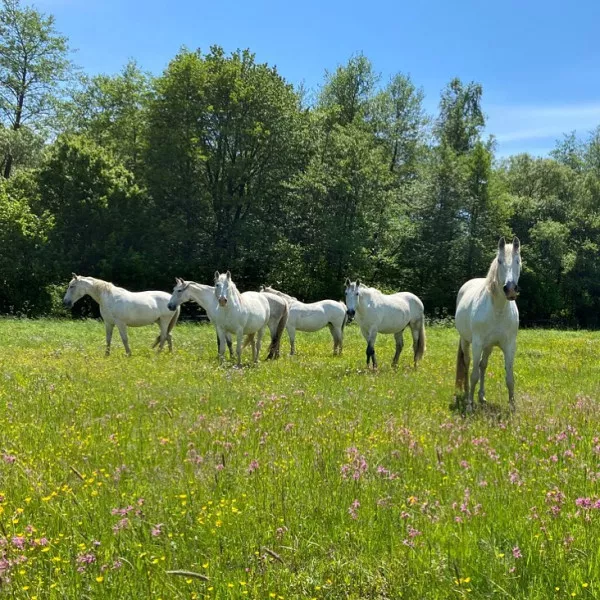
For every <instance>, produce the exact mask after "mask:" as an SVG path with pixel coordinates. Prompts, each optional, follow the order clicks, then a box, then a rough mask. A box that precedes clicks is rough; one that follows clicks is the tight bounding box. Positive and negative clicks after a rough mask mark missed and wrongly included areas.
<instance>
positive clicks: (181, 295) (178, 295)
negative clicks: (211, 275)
mask: <svg viewBox="0 0 600 600" xmlns="http://www.w3.org/2000/svg"><path fill="white" fill-rule="evenodd" d="M189 300H194V302H196V304H198V305H200V306H201V307H202V308H203V309H204V310H205V311H206V314H207V316H208V320H209V321H210V322H211V323H213V321H214V318H215V313H216V310H217V306H218V303H217V300H216V298H215V288H214V287H213V286H212V285H203V284H201V283H196V282H195V281H185V280H184V279H181V278H180V277H176V278H175V287H174V288H173V294H172V295H171V297H170V298H169V303H168V305H167V306H168V307H169V310H175V309H176V308H178V307H179V306H180V305H181V304H183V303H184V302H188V301H189ZM213 324H214V323H213ZM215 329H216V328H215ZM226 343H227V346H228V348H229V356H230V357H231V358H233V348H232V345H231V336H230V335H227V336H226ZM219 347H220V341H219V334H218V332H217V352H218V350H219Z"/></svg>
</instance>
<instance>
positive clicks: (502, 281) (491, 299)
mask: <svg viewBox="0 0 600 600" xmlns="http://www.w3.org/2000/svg"><path fill="white" fill-rule="evenodd" d="M520 273H521V244H520V242H519V238H517V237H515V238H513V241H512V246H511V247H508V248H507V247H506V242H505V240H504V238H500V241H499V242H498V254H497V256H496V258H494V260H493V261H492V264H491V265H490V269H489V271H488V274H487V277H486V278H485V279H483V278H480V279H471V280H470V281H467V283H465V284H464V285H463V286H462V287H461V288H460V291H459V292H458V298H457V300H456V316H455V319H454V320H455V324H456V329H458V333H460V342H459V344H458V356H457V361H456V388H457V390H459V391H461V390H463V391H464V393H465V395H466V397H467V410H469V411H471V410H473V396H474V394H475V386H476V385H477V382H478V381H479V402H480V403H484V402H485V382H484V379H485V370H486V368H487V364H488V358H489V356H490V354H491V352H492V349H493V348H494V346H499V347H500V349H501V350H502V352H503V353H504V368H505V370H506V387H507V388H508V401H509V404H510V407H511V409H514V406H515V384H514V376H513V364H514V360H515V353H516V350H517V331H518V330H519V309H518V308H517V303H516V302H515V300H516V299H517V295H518V293H519V286H518V285H517V284H518V282H519V275H520ZM471 346H472V347H473V372H472V373H471V385H470V387H469V382H468V375H469V362H470V356H469V349H470V347H471Z"/></svg>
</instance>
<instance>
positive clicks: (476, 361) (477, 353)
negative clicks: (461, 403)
mask: <svg viewBox="0 0 600 600" xmlns="http://www.w3.org/2000/svg"><path fill="white" fill-rule="evenodd" d="M472 345H473V371H472V372H471V385H470V389H469V394H468V397H467V411H468V412H471V411H472V410H473V396H474V395H475V386H476V385H477V382H478V381H479V365H480V364H481V354H482V351H483V347H482V345H481V343H480V342H479V341H477V342H475V341H473V344H472Z"/></svg>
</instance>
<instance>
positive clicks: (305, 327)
mask: <svg viewBox="0 0 600 600" xmlns="http://www.w3.org/2000/svg"><path fill="white" fill-rule="evenodd" d="M260 291H261V292H263V293H269V294H275V295H277V296H280V297H281V298H283V299H285V301H286V302H287V303H288V306H289V309H290V315H289V317H288V321H287V325H286V329H287V332H288V335H289V336H290V346H291V351H290V354H295V353H296V331H309V332H313V331H319V330H320V329H323V327H326V326H328V327H329V331H330V332H331V337H332V338H333V354H334V355H336V354H338V355H341V354H342V344H343V341H344V326H345V325H346V319H347V316H346V306H345V305H344V304H343V303H342V302H336V301H335V300H321V301H320V302H312V303H310V304H305V303H304V302H300V301H299V300H297V299H296V298H294V297H293V296H289V295H288V294H284V293H283V292H280V291H278V290H275V289H273V288H271V287H267V286H262V287H261V290H260Z"/></svg>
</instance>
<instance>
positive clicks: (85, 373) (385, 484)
mask: <svg viewBox="0 0 600 600" xmlns="http://www.w3.org/2000/svg"><path fill="white" fill-rule="evenodd" d="M155 335H156V334H155V332H154V331H151V330H150V329H148V328H142V329H138V330H134V329H131V330H130V343H131V347H132V351H133V354H134V355H133V357H132V358H130V359H127V358H126V357H125V356H124V352H123V348H122V346H121V345H120V340H118V338H117V339H115V340H113V354H112V356H111V357H110V358H108V359H106V358H104V356H103V346H104V329H103V327H102V325H101V324H100V323H99V322H96V321H85V322H69V321H67V322H57V321H48V320H42V321H18V320H4V321H1V322H0V347H1V349H2V350H1V352H0V381H1V385H0V452H1V454H0V494H1V496H0V499H1V502H0V556H1V557H2V558H1V559H0V594H4V595H6V596H8V597H14V598H30V599H33V598H37V599H42V598H163V599H165V600H166V599H171V598H328V599H329V598H334V599H337V598H340V599H341V598H354V599H358V598H369V599H370V598H381V599H383V598H440V599H442V598H460V597H466V598H491V597H497V598H532V599H533V598H535V599H547V598H571V597H580V596H581V597H584V598H585V597H587V598H594V597H600V581H599V580H598V574H599V573H600V552H599V550H598V548H599V546H598V539H599V538H598V535H599V532H600V501H599V498H600V484H599V482H598V481H599V479H600V464H599V463H600V440H599V439H598V437H599V436H600V431H599V430H600V427H599V425H598V423H599V421H598V401H597V398H598V391H599V389H600V367H599V360H598V355H599V351H600V348H599V341H598V340H599V338H598V335H597V334H594V333H586V332H558V331H521V332H520V334H519V340H518V343H519V348H518V351H517V360H516V368H515V375H516V399H517V412H516V414H514V415H511V414H510V413H509V412H508V410H507V394H506V389H505V385H504V370H503V363H502V360H501V355H500V353H499V352H498V351H496V352H495V353H494V354H493V355H492V358H491V360H490V366H489V368H488V378H489V379H488V386H487V397H488V403H489V404H488V407H487V408H485V409H478V410H476V412H475V414H474V415H473V416H470V417H467V418H465V417H463V416H462V415H461V414H460V412H457V411H456V410H455V409H454V408H453V406H452V405H453V391H454V390H453V382H454V360H455V356H456V345H457V342H458V338H457V334H456V333H455V332H454V330H452V329H449V328H443V327H433V328H430V329H429V330H428V353H427V354H426V357H425V360H424V361H423V362H422V363H421V367H420V368H419V370H418V371H416V372H415V371H413V369H412V368H411V367H410V365H411V364H412V357H411V353H410V350H409V347H410V344H409V343H408V337H407V344H406V347H405V351H404V353H403V355H402V357H401V359H400V368H399V369H397V370H393V369H392V368H391V367H390V366H389V364H390V361H391V358H392V355H393V338H392V337H391V336H380V337H379V339H378V341H377V345H376V349H377V354H378V360H379V363H380V365H381V366H380V369H379V371H378V372H376V373H374V372H369V371H367V370H366V369H365V368H364V365H365V353H364V350H365V344H364V342H363V340H362V338H361V337H360V334H359V332H358V329H357V328H356V327H355V326H351V327H348V328H347V330H346V339H345V347H344V354H343V356H342V357H339V358H338V357H335V358H334V357H333V356H331V353H332V352H331V351H332V342H331V338H330V336H329V334H328V332H322V333H320V334H316V335H315V334H312V335H302V334H299V335H298V339H297V347H298V355H297V356H295V357H289V356H287V351H288V348H289V346H288V341H287V338H285V339H284V342H283V349H282V350H283V351H282V355H283V357H282V359H281V360H279V361H275V362H270V363H265V362H262V363H261V364H260V365H258V366H257V367H255V366H250V365H246V366H245V368H243V369H241V370H237V369H234V368H232V367H231V365H230V364H228V365H226V366H225V367H222V368H221V367H219V366H218V363H217V360H216V343H215V336H214V332H213V330H212V329H211V328H210V327H208V326H199V325H186V324H183V325H179V326H178V327H177V328H176V329H175V331H174V344H175V352H174V353H173V354H172V355H170V354H168V353H163V354H160V355H159V354H156V353H155V352H154V351H152V350H150V348H149V346H150V344H151V342H152V341H153V340H154V337H155ZM407 336H408V334H407ZM249 357H250V355H249V353H248V354H245V359H246V361H248V360H249ZM170 571H185V572H188V573H184V574H181V573H169V572H170Z"/></svg>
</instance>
